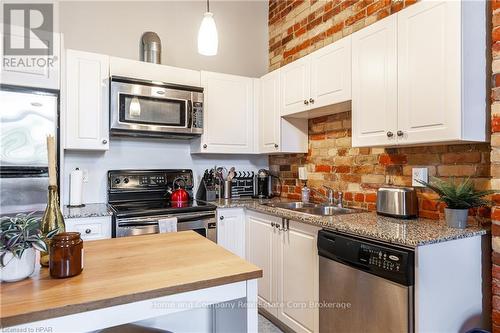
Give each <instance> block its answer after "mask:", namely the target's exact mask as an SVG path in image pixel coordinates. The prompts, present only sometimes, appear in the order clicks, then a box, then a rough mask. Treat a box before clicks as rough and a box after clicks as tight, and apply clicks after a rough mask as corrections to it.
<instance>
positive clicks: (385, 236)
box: [211, 198, 488, 247]
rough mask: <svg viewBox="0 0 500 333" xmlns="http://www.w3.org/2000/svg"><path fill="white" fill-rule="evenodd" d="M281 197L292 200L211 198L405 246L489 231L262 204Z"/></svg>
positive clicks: (221, 204)
mask: <svg viewBox="0 0 500 333" xmlns="http://www.w3.org/2000/svg"><path fill="white" fill-rule="evenodd" d="M279 201H290V200H285V199H280V198H275V199H267V200H262V199H230V200H218V201H212V202H211V203H213V204H215V205H217V207H218V208H235V207H242V208H246V209H250V210H253V211H257V212H261V213H265V214H270V215H274V216H278V217H284V218H288V219H290V220H294V221H299V222H303V223H308V224H312V225H317V226H319V227H322V228H325V229H328V230H331V231H338V232H344V233H348V234H352V235H357V236H362V237H367V238H372V239H375V240H379V241H384V242H387V243H393V244H397V245H403V246H406V247H417V246H422V245H427V244H433V243H439V242H445V241H450V240H455V239H460V238H466V237H473V236H480V235H484V234H486V233H487V232H488V229H486V228H480V227H468V228H466V229H454V228H449V227H447V226H446V225H445V224H444V223H443V222H442V221H434V220H429V219H424V218H417V219H412V220H403V219H397V218H390V217H384V216H379V215H377V214H376V213H374V212H367V211H361V210H360V211H359V212H358V213H353V214H344V215H336V216H317V215H311V214H306V213H301V212H297V211H292V210H289V209H284V208H277V207H272V206H266V205H263V204H264V203H269V202H279Z"/></svg>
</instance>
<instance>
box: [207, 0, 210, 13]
mask: <svg viewBox="0 0 500 333" xmlns="http://www.w3.org/2000/svg"><path fill="white" fill-rule="evenodd" d="M207 12H209V13H210V0H207Z"/></svg>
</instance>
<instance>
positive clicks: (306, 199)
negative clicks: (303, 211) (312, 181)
mask: <svg viewBox="0 0 500 333" xmlns="http://www.w3.org/2000/svg"><path fill="white" fill-rule="evenodd" d="M301 192H302V202H303V203H308V202H309V197H310V194H311V190H310V189H309V187H307V184H305V185H304V187H302V191H301Z"/></svg>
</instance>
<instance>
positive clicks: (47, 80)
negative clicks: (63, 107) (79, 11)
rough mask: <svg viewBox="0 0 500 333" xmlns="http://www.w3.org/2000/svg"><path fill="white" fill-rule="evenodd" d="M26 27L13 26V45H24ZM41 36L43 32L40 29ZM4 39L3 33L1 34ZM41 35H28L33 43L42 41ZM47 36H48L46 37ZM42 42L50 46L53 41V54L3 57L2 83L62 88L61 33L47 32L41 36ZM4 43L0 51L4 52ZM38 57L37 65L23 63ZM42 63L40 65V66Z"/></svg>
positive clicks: (11, 34) (0, 46) (0, 79)
mask: <svg viewBox="0 0 500 333" xmlns="http://www.w3.org/2000/svg"><path fill="white" fill-rule="evenodd" d="M26 31H27V30H25V29H24V27H16V26H12V27H11V32H10V43H11V44H12V45H24V42H25V36H24V33H25V32H26ZM38 33H39V36H40V35H42V33H41V32H40V31H39V32H38ZM0 36H1V37H2V39H3V35H0ZM39 36H35V35H33V34H32V36H30V37H28V39H29V40H30V44H31V45H38V44H39V43H40V40H39ZM44 36H46V37H47V38H44ZM49 37H51V38H49ZM41 39H42V42H44V43H47V44H48V45H49V46H50V43H52V45H51V46H52V54H51V55H50V54H48V51H47V54H46V55H41V56H38V55H37V56H27V55H26V56H10V55H5V56H3V57H2V65H1V66H2V67H1V70H0V83H2V84H11V85H16V86H25V87H33V88H44V89H55V90H59V88H60V77H59V73H60V65H61V35H60V34H58V33H52V32H46V33H45V34H43V35H42V37H41ZM2 48H3V43H2V45H0V53H1V54H3V52H2V50H3V49H2ZM32 58H34V59H37V60H36V62H35V65H32V64H27V63H26V64H23V61H24V62H26V59H28V60H29V59H32ZM38 65H40V66H38Z"/></svg>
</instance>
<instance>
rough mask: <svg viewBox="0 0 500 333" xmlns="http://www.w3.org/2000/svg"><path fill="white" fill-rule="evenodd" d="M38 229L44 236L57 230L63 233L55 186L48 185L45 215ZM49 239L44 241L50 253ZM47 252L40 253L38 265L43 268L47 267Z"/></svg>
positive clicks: (62, 219)
mask: <svg viewBox="0 0 500 333" xmlns="http://www.w3.org/2000/svg"><path fill="white" fill-rule="evenodd" d="M40 229H41V230H42V233H43V234H44V235H47V234H48V233H49V232H50V231H52V230H54V229H58V230H59V231H58V233H59V232H64V230H65V227H64V218H63V216H62V213H61V208H60V206H59V195H58V194H57V186H56V185H49V200H48V202H47V208H45V213H44V214H43V217H42V221H41V222H40ZM50 242H51V241H50V239H47V240H46V243H47V250H48V251H50ZM49 259H50V257H49V252H41V253H40V265H42V266H43V267H48V266H49Z"/></svg>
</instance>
